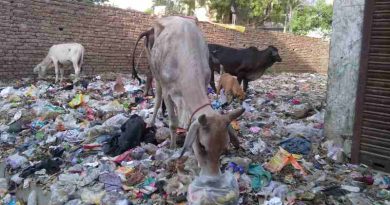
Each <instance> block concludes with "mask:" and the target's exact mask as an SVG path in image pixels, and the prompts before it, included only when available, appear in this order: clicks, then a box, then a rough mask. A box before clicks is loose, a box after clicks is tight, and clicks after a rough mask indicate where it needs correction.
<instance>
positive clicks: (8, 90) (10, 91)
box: [0, 87, 16, 98]
mask: <svg viewBox="0 0 390 205" xmlns="http://www.w3.org/2000/svg"><path fill="white" fill-rule="evenodd" d="M15 91H16V90H15V89H14V88H13V87H6V88H4V89H3V90H1V92H0V96H1V97H3V98H6V97H8V96H10V95H12V94H13V93H15Z"/></svg>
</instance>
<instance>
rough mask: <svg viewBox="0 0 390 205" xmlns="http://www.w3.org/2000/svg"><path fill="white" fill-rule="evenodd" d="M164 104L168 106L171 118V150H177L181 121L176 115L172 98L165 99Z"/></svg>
mask: <svg viewBox="0 0 390 205" xmlns="http://www.w3.org/2000/svg"><path fill="white" fill-rule="evenodd" d="M164 102H165V104H166V107H167V110H168V117H169V129H170V133H171V149H175V148H176V138H177V136H176V128H177V127H178V126H179V120H178V118H177V116H176V114H175V110H174V104H173V101H172V99H171V97H170V96H166V97H165V98H164Z"/></svg>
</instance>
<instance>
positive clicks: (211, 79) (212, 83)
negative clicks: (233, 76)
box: [210, 69, 217, 92]
mask: <svg viewBox="0 0 390 205" xmlns="http://www.w3.org/2000/svg"><path fill="white" fill-rule="evenodd" d="M210 86H211V88H212V89H213V90H214V91H215V92H216V91H217V88H215V82H214V69H211V76H210Z"/></svg>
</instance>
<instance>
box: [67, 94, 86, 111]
mask: <svg viewBox="0 0 390 205" xmlns="http://www.w3.org/2000/svg"><path fill="white" fill-rule="evenodd" d="M82 103H83V94H77V95H76V96H75V97H74V98H73V99H72V101H70V102H69V104H68V105H69V106H70V107H71V108H75V107H78V106H80V105H81V104H82Z"/></svg>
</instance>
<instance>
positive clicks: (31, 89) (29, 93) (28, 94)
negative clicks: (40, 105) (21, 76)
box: [24, 85, 38, 98]
mask: <svg viewBox="0 0 390 205" xmlns="http://www.w3.org/2000/svg"><path fill="white" fill-rule="evenodd" d="M24 95H25V96H26V97H33V98H34V97H38V89H37V87H35V86H34V85H31V86H30V87H29V88H28V89H27V91H26V93H25V94H24Z"/></svg>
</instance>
